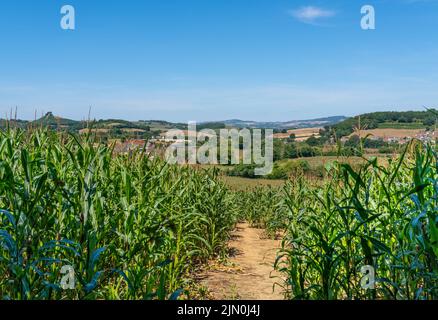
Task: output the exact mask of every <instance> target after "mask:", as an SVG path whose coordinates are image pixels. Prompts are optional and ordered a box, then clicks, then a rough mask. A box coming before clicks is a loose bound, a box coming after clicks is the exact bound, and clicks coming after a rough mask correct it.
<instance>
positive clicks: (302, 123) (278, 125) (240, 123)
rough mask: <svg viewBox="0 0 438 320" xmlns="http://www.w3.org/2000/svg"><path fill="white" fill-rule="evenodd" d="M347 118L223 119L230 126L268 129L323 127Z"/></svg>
mask: <svg viewBox="0 0 438 320" xmlns="http://www.w3.org/2000/svg"><path fill="white" fill-rule="evenodd" d="M345 119H347V118H346V117H344V116H333V117H326V118H318V119H310V120H291V121H285V122H281V121H276V122H258V121H244V120H238V119H232V120H225V121H223V123H224V124H226V125H227V126H230V127H237V128H269V129H300V128H310V127H323V126H327V125H333V124H336V123H339V122H341V121H343V120H345Z"/></svg>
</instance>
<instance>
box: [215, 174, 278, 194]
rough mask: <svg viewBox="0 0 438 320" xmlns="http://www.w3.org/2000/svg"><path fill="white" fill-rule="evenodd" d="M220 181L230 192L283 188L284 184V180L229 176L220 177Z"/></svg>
mask: <svg viewBox="0 0 438 320" xmlns="http://www.w3.org/2000/svg"><path fill="white" fill-rule="evenodd" d="M220 179H221V180H222V181H224V182H225V184H226V185H227V186H229V187H230V188H231V189H232V190H237V191H245V190H253V189H255V188H258V187H283V186H284V185H285V183H286V181H285V180H271V179H269V180H268V179H250V178H242V177H231V176H221V177H220Z"/></svg>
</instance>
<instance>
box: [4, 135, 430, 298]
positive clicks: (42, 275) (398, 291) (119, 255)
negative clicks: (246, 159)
mask: <svg viewBox="0 0 438 320" xmlns="http://www.w3.org/2000/svg"><path fill="white" fill-rule="evenodd" d="M217 176H218V171H217V170H215V169H199V168H191V167H189V166H177V165H168V164H166V163H165V161H164V160H162V159H160V158H158V157H156V158H154V157H150V156H148V155H147V154H145V153H143V152H141V151H138V152H132V153H130V154H128V155H122V154H115V153H114V152H113V149H112V147H111V146H109V145H105V144H99V143H96V141H94V139H93V138H92V137H90V136H82V137H78V136H75V135H70V134H67V133H62V132H55V131H50V130H44V129H36V130H28V131H22V130H18V129H8V130H5V131H1V132H0V298H1V299H12V300H31V299H50V300H61V299H68V300H76V299H110V300H112V299H114V300H118V299H123V300H125V299H129V300H141V299H163V300H164V299H182V298H187V297H188V298H190V296H191V293H190V292H188V290H187V285H188V282H189V281H190V278H191V273H192V272H193V270H195V268H196V266H198V265H202V264H205V263H206V262H208V261H209V260H210V259H214V258H217V257H223V256H226V254H227V242H228V240H229V239H230V236H231V232H232V230H233V228H234V227H235V225H236V223H237V222H238V221H244V220H245V221H248V222H249V223H250V225H252V226H254V227H259V228H265V229H266V231H267V234H268V235H269V236H272V237H274V236H281V237H282V247H281V249H280V251H279V252H278V256H277V260H276V262H275V264H274V265H273V266H272V269H273V270H274V269H276V270H277V271H278V272H279V273H280V274H281V275H282V277H281V279H279V281H278V284H279V285H280V286H281V288H282V291H283V293H284V296H285V298H286V299H306V300H313V299H318V300H321V299H323V300H337V299H403V300H420V299H425V300H426V299H438V163H437V154H436V151H435V149H434V148H433V147H431V146H425V145H423V144H421V143H419V142H415V141H413V142H412V143H410V144H409V145H408V146H407V147H406V150H405V151H404V153H403V154H401V155H400V157H398V159H394V160H392V161H390V162H389V164H387V165H385V166H382V165H381V164H379V163H378V161H377V160H376V159H371V160H368V161H367V162H366V164H365V165H362V166H360V167H359V168H352V167H351V166H350V165H348V164H340V163H334V164H331V165H330V166H327V168H326V177H325V179H324V182H323V183H320V184H314V183H311V182H309V181H307V180H306V178H305V177H304V176H300V175H297V176H296V177H293V178H291V179H290V180H289V181H288V182H287V183H286V185H285V186H284V187H283V188H257V189H255V190H252V191H251V192H248V191H246V192H245V191H232V190H230V188H228V187H227V186H226V185H225V184H224V183H222V182H221V180H220V179H219V178H218V177H217ZM65 266H69V267H71V269H72V270H74V276H75V283H74V287H72V288H70V289H68V290H65V288H63V287H62V278H63V276H65V272H63V269H64V268H65ZM364 266H368V267H371V268H372V269H373V270H374V275H373V276H374V279H371V280H372V282H371V283H370V282H369V281H368V283H367V284H368V285H370V284H371V285H372V286H373V288H371V289H370V288H364V287H363V283H362V279H363V276H364V274H363V273H362V272H361V271H362V268H363V267H364ZM64 271H65V269H64Z"/></svg>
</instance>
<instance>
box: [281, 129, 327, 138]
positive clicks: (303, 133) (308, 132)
mask: <svg viewBox="0 0 438 320" xmlns="http://www.w3.org/2000/svg"><path fill="white" fill-rule="evenodd" d="M321 129H322V128H321V127H314V128H303V129H294V130H288V131H287V133H276V134H274V138H275V139H287V138H289V137H290V135H291V134H294V135H295V140H296V141H306V140H307V139H309V138H310V137H311V136H315V137H319V131H320V130H321Z"/></svg>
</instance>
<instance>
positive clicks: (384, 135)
mask: <svg viewBox="0 0 438 320" xmlns="http://www.w3.org/2000/svg"><path fill="white" fill-rule="evenodd" d="M425 133H426V130H425V129H396V128H381V129H380V128H379V129H371V130H361V132H360V136H361V137H366V136H367V135H372V136H373V137H374V138H381V139H384V140H387V139H390V138H397V139H408V140H409V139H412V138H416V137H418V136H419V135H421V134H425ZM357 134H358V133H357V132H355V133H353V134H351V135H350V136H352V135H357Z"/></svg>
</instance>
